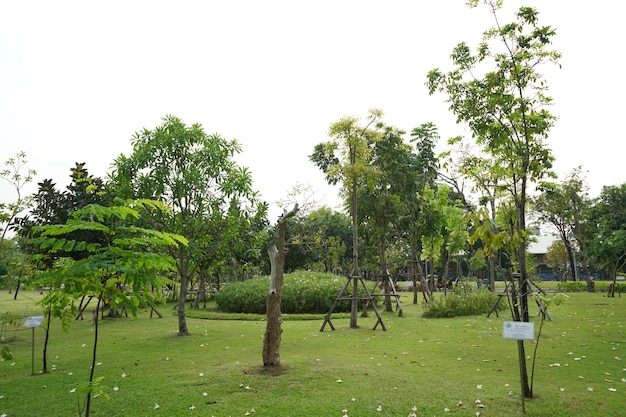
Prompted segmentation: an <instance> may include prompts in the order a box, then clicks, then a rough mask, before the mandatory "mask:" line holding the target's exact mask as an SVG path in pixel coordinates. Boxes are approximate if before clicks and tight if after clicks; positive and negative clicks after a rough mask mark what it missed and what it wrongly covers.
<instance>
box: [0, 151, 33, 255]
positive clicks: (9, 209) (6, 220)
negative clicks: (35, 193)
mask: <svg viewBox="0 0 626 417" xmlns="http://www.w3.org/2000/svg"><path fill="white" fill-rule="evenodd" d="M27 164H28V161H27V160H26V153H24V152H18V153H17V154H16V155H15V156H14V157H11V158H9V159H7V160H6V161H5V163H4V165H5V168H4V169H3V170H0V178H2V179H3V180H5V181H6V182H7V183H9V185H10V186H11V187H12V188H13V189H14V190H15V193H16V199H15V201H14V202H12V203H5V202H0V255H1V254H2V246H3V244H4V240H5V237H6V234H7V232H8V230H9V227H11V226H12V223H13V221H14V220H15V218H16V217H17V215H18V214H20V213H21V212H23V211H24V210H26V209H28V208H29V207H30V206H31V203H32V199H31V197H30V196H23V195H22V192H23V189H24V186H25V185H26V184H28V183H29V182H31V181H32V180H33V177H34V176H35V175H37V172H36V171H35V170H34V169H30V168H28V166H27ZM0 260H1V259H0Z"/></svg>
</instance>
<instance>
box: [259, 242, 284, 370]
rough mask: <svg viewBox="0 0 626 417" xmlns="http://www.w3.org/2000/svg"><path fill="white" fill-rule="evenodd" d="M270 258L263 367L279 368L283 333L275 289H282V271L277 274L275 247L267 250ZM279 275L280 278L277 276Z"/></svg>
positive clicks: (277, 294)
mask: <svg viewBox="0 0 626 417" xmlns="http://www.w3.org/2000/svg"><path fill="white" fill-rule="evenodd" d="M267 254H268V255H269V257H270V265H271V274H270V290H269V292H268V293H267V301H266V314H267V327H266V329H265V338H264V339H263V366H280V340H281V336H282V333H283V329H282V323H283V317H282V312H281V310H280V300H281V295H282V294H281V293H282V291H280V292H279V291H277V287H278V286H280V287H282V279H283V277H282V275H283V274H282V271H281V272H280V273H278V272H277V267H276V264H277V263H278V262H279V259H278V258H279V256H280V255H279V253H278V249H277V248H276V246H272V247H271V248H269V249H267ZM279 275H280V276H279Z"/></svg>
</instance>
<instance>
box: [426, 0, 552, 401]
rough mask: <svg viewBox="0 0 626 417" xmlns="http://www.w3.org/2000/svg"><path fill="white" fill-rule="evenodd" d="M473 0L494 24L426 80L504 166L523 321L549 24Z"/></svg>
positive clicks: (541, 154)
mask: <svg viewBox="0 0 626 417" xmlns="http://www.w3.org/2000/svg"><path fill="white" fill-rule="evenodd" d="M479 3H484V4H486V5H487V6H488V8H489V9H490V11H491V13H492V14H493V16H494V17H495V27H493V28H491V29H488V30H487V31H485V32H484V36H483V42H482V43H481V44H480V45H479V47H478V49H477V52H476V53H475V54H473V53H472V52H471V50H470V48H469V46H468V45H467V44H466V43H464V42H462V43H460V44H458V45H457V46H456V47H455V48H454V50H453V52H452V62H453V65H454V67H455V68H454V69H453V70H451V71H449V72H448V73H443V72H442V71H440V70H439V69H434V70H432V71H430V72H429V73H428V77H427V79H428V81H427V85H428V87H429V90H430V93H431V94H434V93H435V92H442V93H444V94H446V95H447V98H448V102H449V103H450V110H451V111H452V112H453V113H454V114H455V115H456V116H457V120H458V122H460V123H466V124H467V125H468V126H469V128H470V130H471V132H472V135H473V137H474V139H475V140H476V143H477V144H478V145H479V146H480V147H482V149H483V150H484V151H485V153H487V154H488V155H490V156H491V158H492V163H493V165H494V166H499V167H500V168H504V170H505V175H504V176H503V178H502V180H503V184H502V186H503V187H504V188H505V189H506V190H507V192H508V193H509V194H510V195H511V198H512V199H513V203H514V207H515V219H514V228H513V235H512V236H511V239H512V241H514V242H518V243H517V244H516V245H515V246H514V248H515V250H516V252H517V256H516V259H517V267H518V270H519V275H518V277H519V278H518V280H519V282H518V283H519V288H520V300H519V301H520V307H521V312H520V319H521V320H522V321H528V320H529V314H528V294H529V293H530V286H529V282H528V277H527V273H526V261H525V259H526V245H525V244H524V239H525V236H526V204H527V189H528V186H529V184H530V183H533V182H536V181H540V180H541V179H542V178H543V177H544V176H545V175H546V174H547V173H548V172H549V169H550V168H551V166H552V160H553V157H552V155H551V152H550V150H549V149H548V147H547V146H546V144H545V143H544V141H545V139H546V138H547V135H548V132H549V130H550V128H551V127H552V125H553V123H554V120H555V117H554V116H553V115H552V114H551V113H550V112H549V111H548V110H547V109H546V106H547V105H548V104H550V102H551V101H552V100H551V98H550V97H548V96H547V95H546V90H547V84H546V83H545V82H544V81H543V80H542V77H541V74H540V73H539V72H538V71H537V69H538V68H539V65H540V64H542V63H544V62H547V61H553V62H554V61H557V60H558V59H559V58H560V54H558V53H557V52H555V51H552V50H549V49H548V48H549V46H550V43H551V39H552V37H553V36H554V35H555V33H556V32H555V30H554V29H553V28H551V27H550V26H539V21H538V14H539V13H538V12H537V10H536V9H534V8H531V7H521V8H520V9H519V10H518V12H517V14H516V20H515V21H513V22H511V23H508V24H504V25H501V24H500V23H499V20H498V17H497V12H498V10H499V9H500V8H501V7H502V1H501V0H483V1H481V0H472V1H470V2H469V5H470V6H471V7H476V6H477V5H478V4H479ZM490 67H491V68H492V69H491V70H489V68H490ZM484 69H486V70H485V72H484V73H482V74H481V73H480V72H481V71H483V70H484ZM518 348H519V349H518V350H519V357H520V369H521V370H522V387H523V395H524V396H525V397H532V390H531V388H530V385H529V383H528V374H527V371H526V354H525V352H524V344H523V341H520V343H518Z"/></svg>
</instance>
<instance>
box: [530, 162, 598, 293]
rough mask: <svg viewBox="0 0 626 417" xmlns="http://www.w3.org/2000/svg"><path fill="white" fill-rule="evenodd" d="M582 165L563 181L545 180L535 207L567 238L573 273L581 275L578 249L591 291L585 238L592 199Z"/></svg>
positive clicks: (565, 244) (540, 216) (545, 220)
mask: <svg viewBox="0 0 626 417" xmlns="http://www.w3.org/2000/svg"><path fill="white" fill-rule="evenodd" d="M581 171H582V168H581V167H577V168H575V169H574V170H572V172H570V173H569V174H568V176H567V177H566V178H565V179H564V180H563V181H562V182H545V183H543V184H542V187H541V190H542V193H541V194H540V195H539V196H538V197H537V198H536V199H535V209H536V210H537V211H538V213H539V220H541V221H544V222H546V223H549V224H551V225H552V226H554V227H555V228H556V230H557V232H558V234H559V237H560V238H561V240H562V241H563V245H564V247H565V249H566V250H567V254H568V259H569V263H568V264H569V268H568V272H569V276H570V278H571V279H577V278H578V276H577V275H578V274H577V269H576V268H577V267H576V265H577V262H576V253H577V252H579V257H578V259H579V260H580V263H581V265H582V266H583V275H584V277H585V280H586V282H587V288H588V289H589V291H591V290H592V289H593V284H592V281H591V276H590V275H589V270H588V267H587V261H586V259H587V256H586V253H587V250H586V247H587V243H586V239H584V238H583V234H584V228H585V227H586V226H587V225H586V222H585V217H586V216H587V213H588V210H589V207H590V205H591V200H590V199H589V197H588V196H589V191H588V187H587V185H586V184H585V181H584V178H583V177H582V172H581Z"/></svg>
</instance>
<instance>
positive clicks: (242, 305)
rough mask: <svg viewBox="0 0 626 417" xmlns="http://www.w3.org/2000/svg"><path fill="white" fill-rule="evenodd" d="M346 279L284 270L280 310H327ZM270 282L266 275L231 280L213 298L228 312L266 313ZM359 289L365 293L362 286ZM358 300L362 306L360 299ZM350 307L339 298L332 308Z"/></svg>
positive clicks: (302, 311) (317, 311) (317, 312)
mask: <svg viewBox="0 0 626 417" xmlns="http://www.w3.org/2000/svg"><path fill="white" fill-rule="evenodd" d="M345 283H346V278H345V277H340V276H336V275H331V274H324V273H320V272H308V271H300V272H294V273H291V274H285V276H284V282H283V293H282V299H281V311H282V312H283V313H285V314H323V313H327V312H328V310H330V307H331V306H332V304H333V302H334V301H335V298H337V296H338V295H339V292H340V291H341V289H342V288H343V286H344V285H345ZM269 285H270V280H269V277H261V278H255V279H251V280H247V281H243V282H235V283H231V284H228V285H227V286H225V287H224V288H222V289H221V290H220V291H219V292H218V293H217V294H216V295H215V302H216V303H217V307H218V309H219V310H220V311H224V312H227V313H252V314H265V302H266V298H267V292H268V290H269ZM347 291H351V289H348V290H347ZM360 291H361V292H362V294H361V295H364V291H363V289H362V286H361V288H360ZM360 304H361V305H360V307H361V308H362V307H363V302H361V303H360ZM350 307H351V303H350V301H349V300H342V301H340V302H339V304H338V305H337V307H336V308H335V310H334V311H335V312H338V313H339V312H346V311H350Z"/></svg>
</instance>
